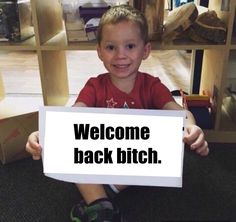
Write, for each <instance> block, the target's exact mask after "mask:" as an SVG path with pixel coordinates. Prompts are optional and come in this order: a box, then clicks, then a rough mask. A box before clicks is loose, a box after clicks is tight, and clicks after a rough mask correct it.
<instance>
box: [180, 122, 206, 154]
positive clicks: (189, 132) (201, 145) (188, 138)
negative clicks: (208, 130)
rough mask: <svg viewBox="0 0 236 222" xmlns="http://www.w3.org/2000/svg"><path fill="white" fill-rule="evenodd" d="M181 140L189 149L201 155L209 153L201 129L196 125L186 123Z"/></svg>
mask: <svg viewBox="0 0 236 222" xmlns="http://www.w3.org/2000/svg"><path fill="white" fill-rule="evenodd" d="M183 141H184V142H185V143H187V144H188V145H189V146H190V149H191V150H195V151H196V153H198V154H200V155H201V156H207V155H208V153H209V148H208V143H207V141H206V140H205V137H204V133H203V131H202V129H201V128H200V127H198V126H196V125H188V126H187V127H186V131H185V136H184V139H183Z"/></svg>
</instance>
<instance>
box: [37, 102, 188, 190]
mask: <svg viewBox="0 0 236 222" xmlns="http://www.w3.org/2000/svg"><path fill="white" fill-rule="evenodd" d="M185 115H186V113H185V111H173V110H140V109H108V108H79V107H49V106H46V107H40V112H39V116H40V122H39V130H40V144H41V146H42V147H43V153H42V156H43V169H44V174H45V175H46V176H49V177H52V178H55V179H59V180H63V181H69V182H75V183H98V184H126V185H150V186H168V187H181V186H182V168H183V148H184V144H183V133H184V131H183V129H184V128H183V126H184V119H185Z"/></svg>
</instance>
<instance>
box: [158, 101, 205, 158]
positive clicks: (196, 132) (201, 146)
mask: <svg viewBox="0 0 236 222" xmlns="http://www.w3.org/2000/svg"><path fill="white" fill-rule="evenodd" d="M162 109H167V110H183V107H181V106H180V105H179V104H177V103H176V102H168V103H166V104H165V105H164V106H163V108H162ZM186 112H187V117H186V127H185V135H184V138H183V141H184V142H185V143H187V144H188V145H189V146H190V149H191V150H195V151H196V152H197V153H199V154H200V155H202V156H206V155H208V153H209V148H208V143H207V141H206V140H205V137H204V133H203V131H202V129H201V128H200V127H198V126H197V125H196V122H195V119H194V116H193V114H192V113H191V112H190V111H188V110H186Z"/></svg>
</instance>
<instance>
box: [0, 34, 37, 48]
mask: <svg viewBox="0 0 236 222" xmlns="http://www.w3.org/2000/svg"><path fill="white" fill-rule="evenodd" d="M0 50H15V51H16V50H20V51H29V50H36V41H35V37H31V38H29V39H27V40H25V41H22V42H0Z"/></svg>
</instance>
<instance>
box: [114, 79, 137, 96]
mask: <svg viewBox="0 0 236 222" xmlns="http://www.w3.org/2000/svg"><path fill="white" fill-rule="evenodd" d="M136 78H137V75H136V76H132V78H124V79H122V78H114V77H112V76H111V75H110V79H111V82H112V84H113V85H114V86H115V87H116V88H118V89H119V90H120V91H122V92H124V93H127V94H129V93H131V91H132V90H133V88H134V85H135V81H136Z"/></svg>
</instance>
